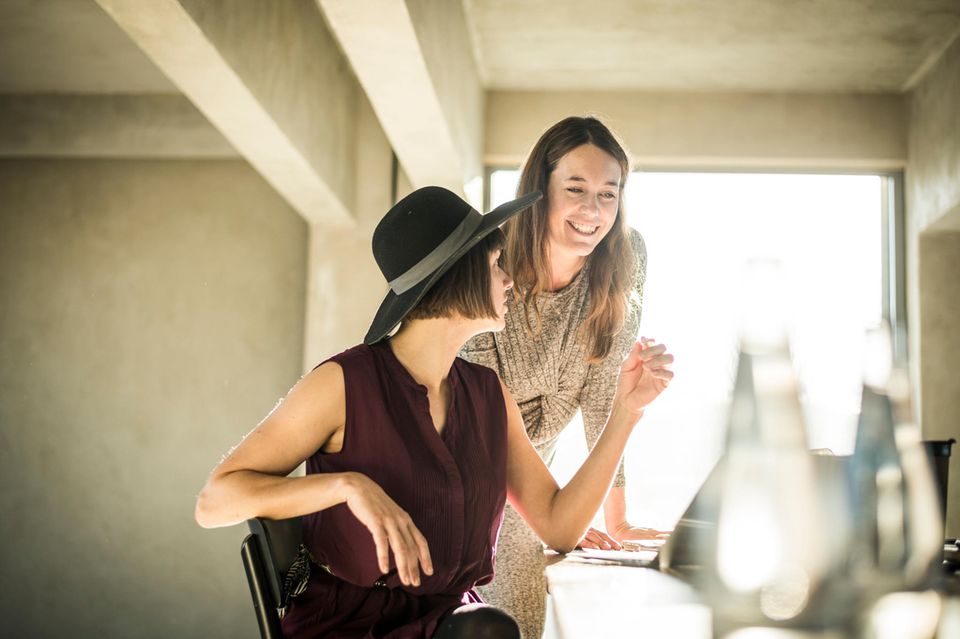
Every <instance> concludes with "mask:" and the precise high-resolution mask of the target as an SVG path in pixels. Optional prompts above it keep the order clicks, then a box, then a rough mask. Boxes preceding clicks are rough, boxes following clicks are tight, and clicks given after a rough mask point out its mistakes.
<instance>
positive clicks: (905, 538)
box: [849, 327, 943, 600]
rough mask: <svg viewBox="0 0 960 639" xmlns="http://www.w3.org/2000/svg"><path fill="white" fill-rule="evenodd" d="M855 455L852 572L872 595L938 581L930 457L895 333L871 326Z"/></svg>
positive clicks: (939, 534) (939, 547)
mask: <svg viewBox="0 0 960 639" xmlns="http://www.w3.org/2000/svg"><path fill="white" fill-rule="evenodd" d="M868 339H869V341H868V348H867V349H866V353H867V357H868V363H867V365H866V366H865V370H864V384H863V393H862V399H861V407H860V419H859V422H858V425H857V439H856V445H855V447H854V453H853V456H852V458H851V460H850V490H851V494H852V501H853V503H854V504H855V508H854V511H853V512H854V514H855V516H854V529H855V534H856V537H855V538H856V543H855V544H853V546H852V547H851V552H850V566H849V569H850V573H851V575H852V576H853V578H854V579H855V580H856V582H857V583H858V584H859V587H860V588H861V591H862V592H863V594H864V596H865V598H866V599H867V600H872V599H876V598H878V597H880V596H882V595H883V594H885V593H888V592H893V591H900V590H917V589H924V588H926V587H929V586H930V585H932V584H933V580H934V579H935V578H936V577H937V576H938V574H939V571H937V570H936V568H937V566H938V565H939V563H940V558H941V556H942V552H943V522H942V519H941V514H940V506H939V502H938V496H937V492H936V490H937V489H936V483H935V480H934V476H933V472H932V468H931V466H930V461H929V459H928V458H927V454H926V450H925V449H924V447H923V443H922V440H921V437H920V429H919V427H918V425H917V424H916V421H915V420H914V418H913V407H912V404H911V401H910V389H909V381H908V378H907V375H906V372H905V371H904V370H902V369H900V368H895V367H893V365H892V358H891V352H892V351H891V347H890V334H889V330H888V329H886V327H883V328H881V329H878V330H876V331H873V332H872V333H871V335H870V336H869V338H868Z"/></svg>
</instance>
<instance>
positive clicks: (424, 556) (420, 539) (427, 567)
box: [410, 521, 433, 575]
mask: <svg viewBox="0 0 960 639" xmlns="http://www.w3.org/2000/svg"><path fill="white" fill-rule="evenodd" d="M410 531H411V533H412V534H413V541H414V543H416V545H417V551H418V554H419V557H420V565H421V566H423V572H425V573H427V574H428V575H432V574H433V559H431V557H430V546H428V545H427V538H426V537H424V536H423V535H422V534H421V533H420V531H419V530H418V529H417V527H416V526H415V525H414V523H413V522H412V521H411V522H410Z"/></svg>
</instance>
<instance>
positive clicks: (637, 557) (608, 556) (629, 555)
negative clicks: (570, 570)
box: [567, 548, 657, 566]
mask: <svg viewBox="0 0 960 639" xmlns="http://www.w3.org/2000/svg"><path fill="white" fill-rule="evenodd" d="M567 557H569V558H574V559H585V560H600V561H609V562H611V563H617V564H623V565H627V566H631V565H632V566H646V565H647V564H649V563H650V562H651V561H653V560H654V559H656V557H657V553H656V551H654V550H598V549H594V548H584V549H582V550H574V551H573V552H571V553H568V554H567Z"/></svg>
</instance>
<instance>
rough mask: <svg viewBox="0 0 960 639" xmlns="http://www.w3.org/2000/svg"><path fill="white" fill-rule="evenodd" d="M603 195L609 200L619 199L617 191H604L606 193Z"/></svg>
mask: <svg viewBox="0 0 960 639" xmlns="http://www.w3.org/2000/svg"><path fill="white" fill-rule="evenodd" d="M603 197H604V198H606V199H608V200H615V199H617V194H616V193H610V192H607V193H604V194H603Z"/></svg>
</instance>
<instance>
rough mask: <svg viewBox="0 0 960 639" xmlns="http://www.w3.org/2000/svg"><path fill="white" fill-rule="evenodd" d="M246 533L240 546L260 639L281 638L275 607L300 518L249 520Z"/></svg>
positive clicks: (297, 540) (298, 536)
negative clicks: (248, 531) (247, 532)
mask: <svg viewBox="0 0 960 639" xmlns="http://www.w3.org/2000/svg"><path fill="white" fill-rule="evenodd" d="M247 525H249V526H250V534H249V535H247V536H246V538H245V539H244V540H243V543H242V544H241V545H240V557H241V558H242V559H243V568H244V570H245V571H246V573H247V584H248V585H249V586H250V597H251V599H252V600H253V611H254V614H256V616H257V625H258V626H259V627H260V636H261V637H262V639H282V637H283V633H282V632H281V630H280V614H279V612H278V610H279V608H280V607H281V606H282V605H283V601H284V596H283V581H284V577H285V575H286V574H287V572H288V571H289V570H290V566H291V564H293V561H294V559H296V557H297V553H298V551H299V548H300V540H301V534H300V518H299V517H294V518H292V519H280V520H272V519H262V518H260V517H257V518H256V519H250V520H248V521H247Z"/></svg>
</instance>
